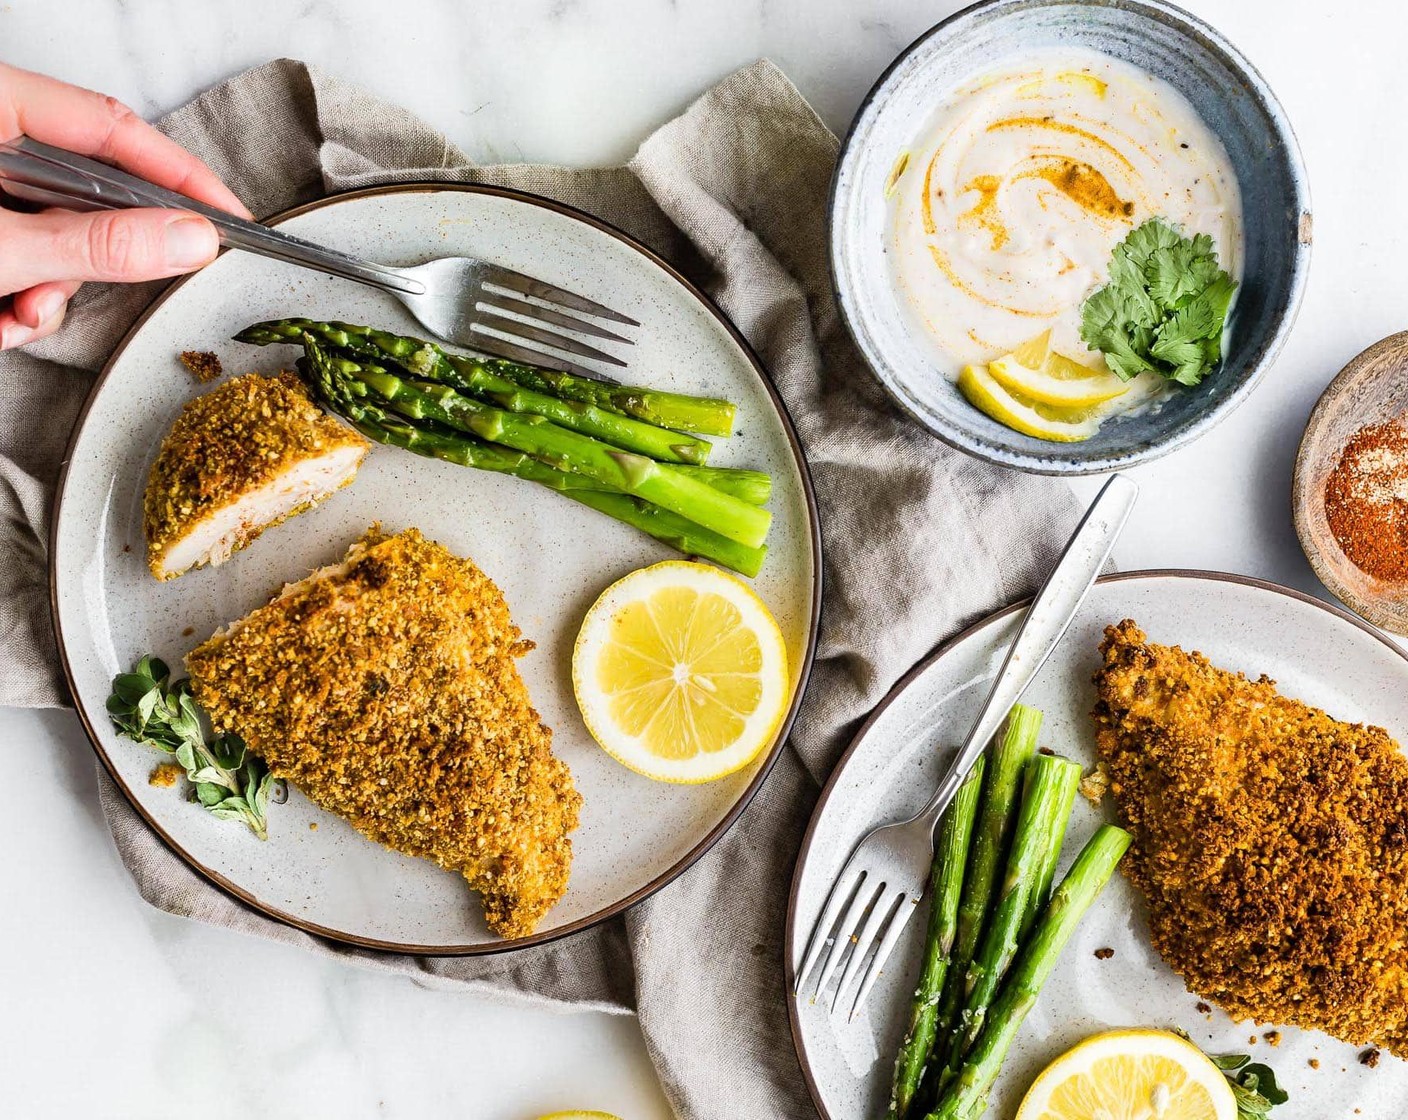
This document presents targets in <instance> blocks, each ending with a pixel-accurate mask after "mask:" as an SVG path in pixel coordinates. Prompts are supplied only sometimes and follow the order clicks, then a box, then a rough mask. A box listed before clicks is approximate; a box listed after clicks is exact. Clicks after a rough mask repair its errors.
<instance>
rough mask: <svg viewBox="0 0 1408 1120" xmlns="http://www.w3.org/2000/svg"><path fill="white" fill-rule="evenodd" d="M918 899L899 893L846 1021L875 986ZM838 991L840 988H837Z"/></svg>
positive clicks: (843, 982) (854, 1014)
mask: <svg viewBox="0 0 1408 1120" xmlns="http://www.w3.org/2000/svg"><path fill="white" fill-rule="evenodd" d="M918 904H919V900H918V899H917V898H915V897H914V896H913V895H908V894H902V895H900V904H899V906H898V907H897V908H896V909H895V916H894V917H893V918H891V919H890V925H889V928H888V929H886V930H885V936H884V937H883V938H881V940H880V944H879V946H878V947H877V948H876V950H875V955H874V956H873V957H871V958H870V966H869V967H868V968H867V969H866V970H865V975H864V976H862V977H861V981H860V987H859V989H858V990H857V992H856V998H855V1000H854V1002H852V1004H851V1010H850V1014H848V1015H847V1016H846V1022H848V1023H849V1022H850V1021H851V1020H852V1019H854V1018H855V1017H856V1012H857V1011H859V1010H860V1005H861V1004H862V1003H864V1002H865V997H866V996H868V995H869V994H870V989H871V988H873V987H874V986H875V980H876V978H877V977H878V976H879V975H880V973H881V971H882V970H883V969H884V967H885V961H886V960H888V959H889V956H890V953H891V952H893V951H894V948H895V943H896V942H898V941H899V939H900V934H902V933H904V927H905V925H906V924H907V923H908V922H909V919H910V918H911V917H912V916H913V914H914V911H915V910H916V909H917V908H918ZM847 979H849V977H846V978H844V979H842V981H841V985H842V986H843V987H844V986H845V983H846V980H847ZM837 991H838V993H839V991H840V989H839V988H838V989H837Z"/></svg>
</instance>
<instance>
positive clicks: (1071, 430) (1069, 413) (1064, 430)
mask: <svg viewBox="0 0 1408 1120" xmlns="http://www.w3.org/2000/svg"><path fill="white" fill-rule="evenodd" d="M958 390H959V392H961V393H962V394H963V395H964V396H965V397H967V398H968V400H969V402H970V403H971V404H973V405H974V406H975V407H977V408H980V409H982V410H983V411H984V412H986V413H987V414H988V415H989V416H991V417H992V418H993V419H994V420H996V421H998V422H999V423H1002V424H1006V425H1007V426H1008V427H1009V428H1011V429H1012V430H1013V431H1018V432H1021V433H1023V434H1024V435H1029V436H1035V437H1036V438H1037V439H1046V440H1052V441H1054V442H1056V443H1078V442H1079V441H1080V440H1083V439H1089V438H1090V437H1091V436H1093V435H1094V434H1095V433H1096V432H1097V431H1098V430H1099V428H1100V421H1101V419H1102V418H1103V417H1104V416H1105V415H1106V414H1107V411H1108V410H1107V409H1106V408H1105V407H1104V406H1103V405H1087V406H1085V407H1083V408H1075V407H1070V406H1066V405H1057V404H1045V403H1043V402H1041V401H1037V400H1033V399H1032V398H1031V397H1028V396H1026V395H1025V394H1023V393H1017V392H1013V391H1012V390H1011V389H1008V388H1007V387H1006V386H1005V385H1002V384H1001V383H999V382H998V381H997V380H996V379H995V378H994V377H993V375H992V374H991V373H990V372H989V371H988V367H987V366H964V367H963V372H962V373H960V374H959V375H958Z"/></svg>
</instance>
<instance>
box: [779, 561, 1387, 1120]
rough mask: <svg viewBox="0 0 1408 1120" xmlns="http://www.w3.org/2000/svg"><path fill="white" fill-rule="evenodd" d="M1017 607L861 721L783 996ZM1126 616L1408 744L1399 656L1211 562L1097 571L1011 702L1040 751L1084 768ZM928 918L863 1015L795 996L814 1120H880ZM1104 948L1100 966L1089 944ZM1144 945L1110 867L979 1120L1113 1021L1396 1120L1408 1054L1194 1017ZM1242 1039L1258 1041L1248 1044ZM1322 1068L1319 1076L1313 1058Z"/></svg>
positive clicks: (906, 801) (1087, 818) (1132, 896)
mask: <svg viewBox="0 0 1408 1120" xmlns="http://www.w3.org/2000/svg"><path fill="white" fill-rule="evenodd" d="M1019 618H1020V608H1017V607H1013V608H1009V609H1008V610H1005V611H1002V612H1000V613H998V614H996V615H994V616H992V617H991V618H989V619H986V620H985V621H983V622H980V623H978V624H977V625H975V626H973V627H972V628H970V629H969V630H966V631H965V632H964V633H962V634H960V635H959V636H958V637H957V638H955V639H954V640H953V641H952V642H950V643H949V644H948V645H947V646H945V647H944V648H943V649H941V650H940V651H939V652H938V653H937V654H935V656H934V657H932V658H930V659H929V661H927V662H926V663H925V664H923V665H921V666H920V667H919V668H917V669H916V670H915V671H914V672H913V673H911V674H910V675H909V676H908V677H907V678H906V679H905V680H904V681H902V682H900V684H899V685H898V686H897V687H896V688H895V689H894V691H893V692H891V694H890V696H889V697H888V698H887V699H886V700H885V702H884V703H883V704H881V705H880V707H879V708H878V709H876V711H875V713H874V714H873V715H872V716H871V718H870V720H869V721H868V722H867V723H866V725H865V726H864V727H863V728H862V729H861V731H860V733H859V734H858V735H857V737H856V739H855V742H854V743H853V744H852V745H851V747H850V749H849V751H848V752H847V754H846V756H845V758H844V759H843V760H842V762H841V765H840V766H838V767H837V769H836V771H835V773H834V774H833V775H832V777H831V780H830V781H829V782H828V784H827V786H826V789H825V791H824V792H823V793H822V797H821V801H820V802H819V803H818V805H817V807H816V812H815V814H814V815H813V817H812V821H811V826H810V828H809V829H808V832H807V838H806V840H805V841H804V843H803V846H802V855H801V858H800V859H799V861H798V864H797V872H796V875H795V877H794V879H793V883H792V899H791V905H790V907H789V909H788V926H787V940H786V964H787V986H788V989H789V990H790V989H791V986H792V979H793V976H794V969H795V964H796V961H797V959H798V958H799V957H800V956H801V952H802V949H803V947H804V945H805V940H806V935H807V933H808V932H809V931H810V930H811V927H812V924H813V922H815V920H816V916H817V914H818V913H819V912H820V910H821V906H822V903H823V902H824V901H825V897H826V893H827V891H828V890H829V889H830V885H831V883H832V881H833V880H834V878H835V876H836V874H837V872H838V871H839V870H840V867H841V864H842V863H843V862H844V859H845V857H846V856H847V855H848V854H849V853H850V851H851V849H852V848H853V847H854V846H855V844H856V842H857V841H858V840H859V839H860V837H861V836H862V835H863V834H864V833H865V832H866V831H867V830H868V829H869V828H871V827H872V826H874V825H875V824H878V823H881V822H883V821H887V820H900V819H903V818H904V817H907V816H909V815H910V814H911V813H912V812H914V811H916V810H918V808H919V807H920V806H921V805H922V804H923V803H924V801H925V799H926V798H927V797H928V795H929V794H930V793H931V792H932V790H933V788H934V785H935V784H936V783H937V781H938V777H939V773H940V767H941V764H946V763H947V759H948V756H949V752H950V751H951V750H952V749H953V748H954V747H956V745H957V744H958V742H960V741H961V739H962V737H963V735H964V734H965V733H966V731H967V730H968V727H969V726H970V725H971V723H972V720H973V718H974V717H975V716H976V714H977V707H978V705H979V704H980V703H981V702H982V699H983V697H984V696H985V695H986V693H987V688H988V685H989V683H990V682H991V679H992V676H993V674H994V673H996V671H997V668H998V664H999V661H1000V658H1001V656H1002V654H1003V652H1005V650H1006V648H1007V646H1008V645H1009V644H1010V643H1011V641H1012V639H1013V638H1014V637H1015V636H1016V629H1017V623H1018V621H1019ZM1124 618H1132V619H1134V620H1135V621H1136V622H1138V623H1139V625H1140V626H1141V627H1142V628H1143V629H1144V630H1145V631H1146V632H1147V633H1148V635H1149V637H1150V639H1151V640H1152V641H1155V642H1158V643H1160V644H1165V645H1170V644H1171V645H1181V646H1183V648H1184V649H1196V650H1200V651H1201V652H1203V653H1204V654H1206V655H1207V656H1208V657H1209V658H1210V659H1211V660H1212V662H1213V663H1214V664H1216V665H1218V666H1220V667H1222V668H1226V669H1236V670H1241V671H1242V672H1244V673H1246V674H1248V675H1249V676H1252V677H1256V676H1260V675H1261V674H1262V673H1265V674H1267V675H1268V676H1270V677H1271V678H1272V679H1274V680H1275V681H1276V682H1277V684H1278V685H1279V687H1280V688H1281V690H1282V691H1283V692H1284V693H1285V694H1286V695H1288V696H1293V697H1296V698H1297V699H1300V700H1304V701H1305V702H1307V703H1309V704H1313V705H1315V706H1317V707H1321V708H1324V709H1325V710H1326V711H1328V712H1329V713H1330V714H1331V715H1332V716H1335V717H1337V718H1339V719H1344V720H1350V721H1353V722H1361V721H1362V722H1366V723H1373V724H1378V725H1380V726H1382V727H1385V728H1387V729H1388V732H1389V734H1391V735H1393V736H1394V737H1395V738H1396V739H1398V740H1399V741H1400V742H1403V741H1404V739H1405V736H1408V689H1405V687H1404V683H1405V680H1408V664H1405V655H1404V654H1403V652H1402V651H1401V650H1399V649H1398V648H1397V647H1396V646H1394V645H1392V644H1391V643H1390V642H1389V641H1387V640H1386V639H1385V638H1383V637H1382V636H1381V635H1380V634H1379V633H1378V632H1377V631H1375V630H1373V629H1371V628H1370V627H1368V626H1366V625H1365V624H1364V623H1362V622H1361V621H1359V620H1358V619H1356V618H1354V617H1352V616H1351V615H1349V614H1347V613H1345V612H1344V611H1341V610H1339V609H1338V608H1335V607H1330V606H1327V605H1326V604H1325V603H1322V602H1320V601H1319V600H1318V599H1311V598H1309V597H1307V596H1304V595H1301V594H1300V593H1299V592H1296V591H1291V590H1288V589H1286V588H1282V587H1277V586H1275V585H1273V584H1268V583H1260V582H1258V581H1255V580H1249V579H1244V578H1242V577H1240V576H1227V575H1221V574H1217V573H1211V572H1162V571H1155V572H1131V573H1128V574H1126V575H1120V576H1115V577H1111V578H1109V579H1105V580H1102V581H1101V582H1100V583H1099V584H1098V585H1097V586H1096V587H1095V589H1094V590H1093V591H1092V592H1091V595H1090V597H1089V599H1087V600H1086V603H1085V605H1084V606H1083V607H1082V608H1081V612H1080V614H1079V616H1078V617H1077V618H1076V621H1075V623H1074V624H1073V625H1072V627H1071V630H1070V632H1069V633H1068V634H1067V635H1066V637H1065V640H1064V641H1063V642H1062V643H1061V646H1060V647H1059V648H1058V649H1057V651H1056V653H1055V654H1054V655H1053V656H1052V658H1051V660H1050V661H1049V662H1048V663H1047V664H1046V667H1045V668H1044V669H1043V670H1042V671H1041V674H1040V675H1039V676H1038V677H1037V679H1036V681H1035V682H1034V683H1033V684H1032V686H1031V688H1030V689H1029V691H1028V693H1027V695H1026V696H1024V697H1023V698H1022V699H1023V702H1024V703H1027V704H1032V705H1034V706H1035V707H1038V708H1040V709H1041V710H1042V711H1043V712H1044V713H1045V714H1046V718H1045V721H1044V723H1043V726H1042V729H1041V738H1040V742H1041V745H1042V746H1044V747H1050V748H1052V749H1053V750H1055V751H1057V752H1059V753H1061V754H1066V755H1069V756H1070V757H1072V758H1074V759H1076V760H1078V761H1079V762H1081V763H1082V764H1084V765H1086V766H1090V765H1093V764H1094V759H1095V735H1094V728H1093V725H1092V723H1091V720H1090V715H1089V713H1090V709H1091V708H1092V707H1093V706H1094V703H1095V689H1094V686H1093V685H1092V684H1091V676H1092V674H1093V673H1094V672H1095V670H1096V669H1097V668H1098V667H1099V664H1100V656H1099V652H1098V646H1099V643H1100V639H1101V634H1102V631H1103V629H1104V627H1105V626H1107V625H1108V624H1110V623H1113V622H1119V621H1120V620H1121V619H1124ZM1107 815H1108V817H1109V819H1113V810H1112V808H1111V807H1110V806H1109V805H1108V804H1107V805H1106V806H1105V807H1104V808H1103V809H1101V810H1096V809H1094V808H1092V807H1091V806H1090V805H1089V804H1088V803H1087V802H1086V801H1085V800H1084V799H1083V798H1077V800H1076V811H1075V815H1074V817H1073V818H1072V821H1071V827H1070V832H1069V834H1068V837H1067V841H1066V851H1065V853H1064V859H1063V867H1062V870H1063V871H1064V866H1065V863H1067V862H1069V861H1070V860H1071V859H1072V858H1074V856H1075V853H1076V850H1077V849H1078V848H1079V847H1080V845H1081V844H1083V843H1084V842H1085V841H1086V839H1087V838H1089V836H1090V834H1091V832H1092V831H1093V830H1094V828H1095V825H1096V824H1097V822H1098V821H1099V820H1101V819H1102V817H1104V816H1107ZM923 925H924V923H923V921H922V919H921V920H919V921H914V922H911V923H910V925H909V928H908V929H907V930H906V932H905V938H904V940H902V941H901V942H900V944H899V945H898V947H897V948H896V949H895V955H894V957H893V958H892V963H891V965H890V967H889V968H888V969H887V970H886V974H885V975H883V976H881V978H880V980H879V982H878V983H877V984H876V987H875V990H874V991H873V993H872V994H871V997H870V999H869V1001H868V1003H867V1006H866V1008H865V1010H864V1011H863V1012H862V1013H861V1014H860V1015H858V1016H857V1017H856V1020H855V1022H854V1023H851V1024H850V1025H848V1026H846V1025H842V1021H841V1020H838V1019H832V1018H830V1017H828V1016H827V1014H826V1013H825V1008H826V1006H827V1005H829V1002H830V1001H829V995H830V993H829V991H828V993H827V995H828V998H827V1001H826V1003H825V1004H823V1003H820V1002H818V1003H816V1004H812V1003H810V1002H808V1001H800V1002H799V1001H795V1000H794V1001H790V1002H791V1020H792V1035H793V1039H794V1040H795V1042H796V1045H797V1053H798V1056H799V1057H800V1059H801V1062H802V1068H803V1070H804V1072H805V1074H806V1078H807V1082H808V1084H809V1086H810V1088H811V1091H812V1097H813V1099H814V1100H815V1101H816V1105H817V1108H818V1109H819V1110H820V1111H821V1113H822V1115H823V1116H824V1117H826V1118H827V1120H875V1118H876V1117H879V1116H882V1115H884V1111H885V1106H886V1104H887V1102H888V1101H889V1094H890V1079H891V1073H892V1070H893V1061H894V1055H895V1052H896V1050H897V1049H898V1046H899V1042H900V1037H901V1035H902V1034H903V1020H904V1017H905V1014H906V1008H907V1005H908V999H909V995H910V993H911V991H912V989H913V984H914V978H915V975H916V969H917V963H916V962H917V958H918V953H919V951H920V946H921V944H922V940H923ZM1104 947H1109V948H1112V949H1113V950H1114V956H1113V957H1111V958H1109V959H1108V960H1103V961H1102V960H1097V959H1096V958H1095V955H1094V953H1095V950H1096V949H1100V948H1104ZM1197 1004H1198V997H1196V996H1194V995H1191V994H1189V993H1188V992H1187V991H1186V990H1185V989H1184V987H1183V983H1182V981H1181V980H1179V979H1178V977H1177V976H1176V975H1174V973H1173V971H1172V970H1171V969H1170V968H1169V967H1168V966H1167V965H1165V964H1164V963H1163V961H1162V960H1161V959H1160V958H1159V956H1158V954H1156V953H1155V952H1154V950H1153V949H1152V948H1150V946H1149V944H1148V931H1147V927H1146V924H1145V919H1144V916H1143V913H1142V902H1141V901H1140V899H1139V897H1138V895H1137V893H1136V892H1135V890H1134V889H1133V888H1132V887H1131V886H1129V884H1128V883H1127V882H1125V880H1124V879H1123V878H1122V877H1120V876H1117V877H1116V879H1115V880H1114V881H1113V882H1112V883H1111V884H1110V886H1109V887H1108V888H1107V889H1106V890H1105V892H1104V894H1103V895H1102V896H1101V897H1100V898H1099V899H1098V900H1097V902H1096V904H1095V906H1094V907H1093V908H1092V909H1091V911H1090V913H1089V914H1087V915H1086V918H1085V920H1084V921H1083V922H1082V923H1081V926H1080V928H1079V929H1078V931H1077V932H1076V935H1075V937H1074V938H1073V939H1072V940H1071V943H1070V944H1069V945H1068V946H1067V947H1066V950H1065V953H1064V954H1063V955H1062V957H1061V962H1060V964H1059V965H1058V966H1057V969H1056V972H1055V974H1054V975H1053V976H1052V978H1051V981H1050V983H1048V984H1047V986H1046V988H1045V990H1044V991H1043V992H1042V995H1041V998H1040V1000H1039V1001H1038V1002H1037V1005H1036V1008H1035V1009H1034V1010H1033V1012H1032V1014H1031V1015H1030V1016H1029V1017H1028V1019H1027V1021H1026V1024H1025V1025H1024V1026H1023V1028H1022V1031H1021V1033H1020V1035H1019V1036H1018V1038H1017V1042H1016V1045H1015V1046H1014V1047H1013V1049H1012V1052H1011V1054H1010V1055H1009V1057H1008V1059H1007V1062H1006V1064H1005V1065H1004V1066H1003V1072H1002V1076H1001V1078H1000V1079H999V1081H998V1085H997V1091H996V1092H995V1093H994V1094H993V1097H992V1104H993V1110H992V1111H991V1112H989V1113H988V1114H987V1115H989V1116H998V1117H1008V1116H1011V1115H1012V1114H1013V1113H1014V1112H1015V1110H1016V1107H1017V1103H1018V1101H1020V1100H1021V1097H1022V1094H1023V1093H1025V1092H1026V1090H1027V1087H1028V1086H1029V1085H1030V1084H1031V1082H1032V1080H1033V1079H1034V1078H1035V1076H1036V1074H1037V1073H1038V1072H1039V1071H1040V1070H1041V1069H1042V1067H1043V1066H1045V1065H1046V1063H1047V1062H1049V1061H1050V1060H1051V1059H1052V1058H1054V1057H1055V1056H1056V1055H1057V1054H1059V1053H1061V1052H1062V1051H1063V1050H1065V1049H1066V1048H1067V1047H1069V1046H1071V1045H1073V1044H1074V1043H1075V1042H1077V1041H1078V1040H1080V1039H1081V1038H1083V1037H1084V1036H1086V1035H1088V1034H1092V1033H1094V1032H1096V1031H1101V1030H1106V1029H1110V1028H1114V1027H1132V1026H1161V1027H1171V1026H1177V1027H1182V1028H1183V1029H1185V1030H1187V1031H1188V1032H1189V1033H1190V1034H1191V1035H1192V1037H1193V1040H1194V1041H1195V1042H1196V1043H1198V1044H1199V1045H1200V1046H1203V1047H1204V1048H1205V1049H1207V1050H1209V1051H1210V1052H1213V1053H1227V1052H1238V1053H1251V1054H1253V1055H1254V1056H1255V1059H1256V1060H1258V1061H1263V1062H1266V1063H1267V1064H1269V1065H1270V1066H1271V1067H1272V1069H1273V1070H1274V1071H1275V1072H1276V1074H1277V1078H1278V1080H1279V1082H1280V1084H1281V1085H1282V1086H1283V1087H1284V1088H1285V1089H1287V1090H1288V1091H1289V1092H1290V1094H1291V1103H1290V1105H1289V1106H1288V1107H1289V1110H1290V1111H1288V1113H1287V1115H1289V1116H1307V1117H1309V1116H1316V1117H1330V1116H1346V1117H1347V1116H1350V1115H1351V1114H1354V1115H1356V1117H1358V1118H1361V1120H1390V1118H1392V1120H1398V1118H1399V1117H1401V1116H1402V1114H1403V1110H1402V1102H1403V1101H1404V1100H1408V1062H1402V1061H1399V1060H1398V1059H1395V1058H1390V1057H1388V1056H1387V1055H1385V1056H1384V1060H1383V1061H1382V1062H1381V1063H1380V1065H1379V1067H1378V1068H1377V1069H1374V1070H1369V1069H1366V1068H1365V1067H1364V1066H1362V1065H1360V1064H1358V1062H1357V1060H1356V1058H1357V1053H1358V1051H1357V1050H1356V1048H1355V1047H1351V1046H1348V1045H1346V1044H1345V1043H1342V1042H1337V1041H1335V1040H1334V1039H1332V1038H1330V1037H1329V1036H1328V1035H1324V1034H1319V1033H1315V1032H1309V1031H1300V1030H1295V1029H1292V1028H1283V1029H1282V1030H1281V1036H1282V1038H1281V1042H1280V1045H1279V1046H1277V1047H1276V1048H1274V1049H1273V1048H1272V1047H1271V1046H1269V1045H1268V1044H1267V1043H1266V1042H1265V1041H1264V1040H1263V1039H1262V1038H1261V1037H1260V1035H1261V1032H1262V1030H1264V1029H1265V1027H1267V1026H1269V1025H1270V1024H1262V1025H1261V1026H1260V1027H1253V1025H1251V1024H1248V1023H1241V1024H1235V1023H1233V1022H1231V1021H1230V1020H1229V1019H1228V1018H1227V1017H1226V1016H1225V1015H1223V1014H1222V1013H1221V1012H1216V1011H1215V1012H1212V1013H1211V1014H1208V1015H1204V1014H1203V1013H1200V1012H1199V1011H1198V1010H1197ZM1253 1035H1255V1036H1257V1037H1256V1039H1255V1041H1254V1042H1250V1043H1249V1041H1248V1039H1249V1038H1250V1037H1252V1036H1253ZM1312 1058H1313V1059H1316V1060H1317V1061H1318V1062H1319V1069H1318V1070H1317V1069H1313V1068H1311V1066H1310V1064H1309V1063H1310V1060H1311V1059H1312Z"/></svg>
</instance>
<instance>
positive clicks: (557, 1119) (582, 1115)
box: [538, 1109, 621, 1120]
mask: <svg viewBox="0 0 1408 1120" xmlns="http://www.w3.org/2000/svg"><path fill="white" fill-rule="evenodd" d="M538 1120H621V1118H620V1117H619V1116H615V1115H613V1114H612V1113H610V1112H588V1111H583V1110H582V1109H573V1110H572V1111H571V1112H550V1113H548V1115H546V1116H539V1117H538Z"/></svg>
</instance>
